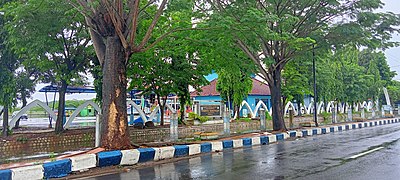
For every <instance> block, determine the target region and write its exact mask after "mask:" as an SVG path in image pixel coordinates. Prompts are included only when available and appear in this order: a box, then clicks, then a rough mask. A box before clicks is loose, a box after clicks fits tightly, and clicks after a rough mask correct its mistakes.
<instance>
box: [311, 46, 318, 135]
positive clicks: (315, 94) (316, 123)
mask: <svg viewBox="0 0 400 180" xmlns="http://www.w3.org/2000/svg"><path fill="white" fill-rule="evenodd" d="M312 58H313V79H314V122H315V126H316V127H318V117H317V97H318V94H317V79H316V77H315V44H313V49H312Z"/></svg>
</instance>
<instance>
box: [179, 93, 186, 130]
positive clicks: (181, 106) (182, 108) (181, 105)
mask: <svg viewBox="0 0 400 180" xmlns="http://www.w3.org/2000/svg"><path fill="white" fill-rule="evenodd" d="M185 105H186V103H185V99H184V98H181V97H179V111H180V113H181V118H180V119H181V123H182V124H183V123H184V121H183V120H185Z"/></svg>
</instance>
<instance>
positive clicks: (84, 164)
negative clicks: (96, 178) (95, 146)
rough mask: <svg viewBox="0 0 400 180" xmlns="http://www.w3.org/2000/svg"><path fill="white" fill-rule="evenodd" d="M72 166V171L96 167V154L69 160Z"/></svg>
mask: <svg viewBox="0 0 400 180" xmlns="http://www.w3.org/2000/svg"><path fill="white" fill-rule="evenodd" d="M69 159H70V160H71V164H72V169H71V170H72V171H84V170H87V169H90V168H94V167H96V163H97V161H96V154H83V155H79V156H74V157H70V158H69Z"/></svg>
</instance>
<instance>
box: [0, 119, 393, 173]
mask: <svg viewBox="0 0 400 180" xmlns="http://www.w3.org/2000/svg"><path fill="white" fill-rule="evenodd" d="M399 122H400V120H399V119H397V118H393V119H384V120H373V121H368V122H352V123H347V124H340V125H333V126H328V127H316V128H308V129H301V130H295V131H288V132H287V133H280V134H271V135H262V136H257V137H251V138H242V139H232V140H220V141H212V142H205V143H201V144H189V145H175V146H168V147H159V148H138V149H130V150H115V151H106V152H99V153H97V154H84V155H79V156H74V157H70V158H66V159H62V160H57V161H53V162H45V163H43V164H40V165H33V166H25V167H19V168H12V169H4V170H0V180H27V179H50V178H60V177H65V176H68V174H70V173H72V172H76V171H78V172H79V171H85V170H88V169H90V168H95V167H107V166H115V165H135V164H138V163H145V162H151V161H160V160H163V159H171V158H179V157H186V156H192V155H197V154H204V153H212V152H219V151H223V150H225V149H232V148H242V147H249V146H258V145H266V144H270V143H274V142H277V141H284V140H285V139H288V138H301V137H306V136H315V135H320V134H328V133H334V132H339V131H347V130H351V129H359V128H365V127H372V126H379V125H386V124H392V123H399Z"/></svg>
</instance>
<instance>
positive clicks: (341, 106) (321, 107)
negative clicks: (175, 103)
mask: <svg viewBox="0 0 400 180" xmlns="http://www.w3.org/2000/svg"><path fill="white" fill-rule="evenodd" d="M373 104H374V103H373V102H371V101H368V102H367V101H364V102H361V103H356V104H354V105H353V106H352V107H353V108H352V109H353V110H354V111H356V112H359V111H361V109H365V110H366V111H367V112H371V110H372V107H373ZM127 105H131V107H132V108H134V109H135V110H136V112H137V113H138V114H139V116H140V117H141V118H142V119H143V121H144V122H147V121H152V120H154V119H155V118H156V116H157V113H159V111H160V107H159V106H158V105H157V106H156V107H155V108H154V110H153V111H152V112H150V114H149V115H148V116H146V113H145V112H144V111H143V110H142V108H140V106H139V105H137V104H136V103H135V102H134V101H131V100H128V101H127ZM313 105H314V102H313V101H311V102H310V103H309V104H308V105H307V106H306V105H303V104H300V107H297V105H295V104H293V103H292V102H288V103H287V104H286V105H285V108H284V115H285V116H287V115H288V114H289V111H290V110H293V113H294V115H298V114H299V112H301V114H313V113H314V106H313ZM37 106H39V107H41V108H43V109H44V110H45V112H47V113H48V115H49V116H50V118H53V119H57V117H56V114H55V113H54V111H52V110H51V108H50V107H49V106H48V105H46V104H45V103H44V102H41V101H39V100H34V101H32V102H31V103H29V104H28V105H27V106H25V107H24V108H22V109H21V110H20V111H19V112H18V113H17V114H16V115H15V116H14V117H12V119H11V121H10V123H9V126H10V128H13V127H14V126H15V123H16V122H17V120H18V119H19V118H20V117H21V116H22V115H23V114H26V113H27V112H28V111H29V110H30V109H32V108H33V107H37ZM87 106H92V107H93V108H94V110H95V111H97V113H98V114H101V108H100V107H99V105H98V104H96V103H95V102H93V101H90V100H88V101H85V102H84V103H83V104H81V105H80V106H79V107H78V108H77V109H75V111H74V112H73V113H72V114H71V116H69V117H68V118H67V120H66V122H65V124H64V128H65V129H68V128H69V127H70V126H71V124H72V122H73V121H74V120H75V119H76V117H77V116H78V115H79V113H80V112H81V111H82V110H83V109H84V108H86V107H87ZM1 108H2V107H0V111H1ZM166 108H167V109H168V110H169V111H171V113H172V114H175V113H177V110H176V109H174V108H173V107H172V106H171V105H170V104H168V103H166ZM261 108H263V109H264V110H265V111H266V112H267V113H269V115H271V114H272V108H268V106H267V105H266V104H265V103H264V102H263V101H258V103H257V104H256V105H255V106H254V108H252V107H251V106H250V105H249V103H248V102H246V101H243V102H242V103H241V105H240V107H239V112H235V114H234V117H235V118H236V117H237V116H239V115H240V113H241V112H242V111H243V110H244V109H247V112H248V114H249V115H250V116H251V117H252V118H255V117H257V115H258V112H259V111H260V109H261ZM332 109H337V110H338V112H340V113H345V111H346V112H347V111H348V110H349V109H350V106H349V104H348V103H335V102H333V101H330V102H328V103H327V104H325V103H324V102H319V103H317V114H321V113H323V112H328V113H331V112H332Z"/></svg>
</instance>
